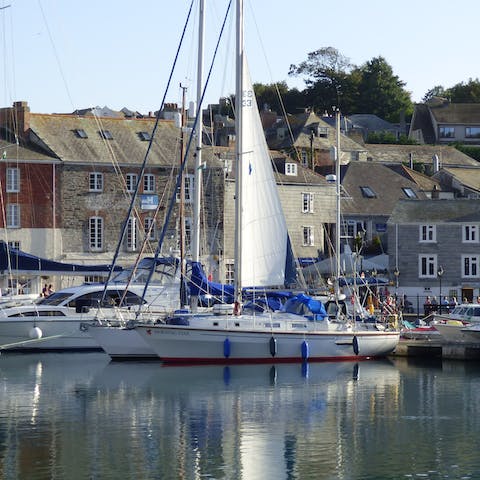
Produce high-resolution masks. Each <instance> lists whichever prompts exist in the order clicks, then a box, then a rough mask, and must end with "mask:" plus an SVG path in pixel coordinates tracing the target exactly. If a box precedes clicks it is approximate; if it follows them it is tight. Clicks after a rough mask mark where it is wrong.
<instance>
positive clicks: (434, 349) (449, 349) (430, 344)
mask: <svg viewBox="0 0 480 480" xmlns="http://www.w3.org/2000/svg"><path fill="white" fill-rule="evenodd" d="M391 356H392V357H430V358H433V357H438V358H444V359H449V360H480V343H460V342H455V343H454V342H446V341H444V340H441V339H438V340H437V339H435V340H411V339H404V338H402V339H400V342H399V343H398V345H397V347H396V349H395V350H394V352H393V353H392V354H391Z"/></svg>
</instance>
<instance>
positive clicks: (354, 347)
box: [352, 337, 358, 355]
mask: <svg viewBox="0 0 480 480" xmlns="http://www.w3.org/2000/svg"><path fill="white" fill-rule="evenodd" d="M352 345H353V352H354V353H355V355H358V338H357V337H353V340H352Z"/></svg>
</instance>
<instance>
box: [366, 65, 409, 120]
mask: <svg viewBox="0 0 480 480" xmlns="http://www.w3.org/2000/svg"><path fill="white" fill-rule="evenodd" d="M359 73H360V82H359V84H358V88H359V91H360V95H359V102H358V105H357V109H358V112H357V113H373V114H375V115H377V116H379V117H380V118H383V119H385V120H387V121H389V122H398V121H399V120H400V117H401V115H402V114H404V115H405V116H410V115H411V114H412V113H413V103H412V100H411V98H410V93H409V92H408V91H407V90H405V88H404V87H405V83H404V82H402V81H401V80H400V79H399V78H398V77H397V76H396V75H394V74H393V70H392V67H391V66H390V65H389V64H388V63H387V61H386V60H385V59H384V58H383V57H381V56H380V57H376V58H372V60H370V61H368V62H366V63H365V64H364V65H362V66H361V67H359Z"/></svg>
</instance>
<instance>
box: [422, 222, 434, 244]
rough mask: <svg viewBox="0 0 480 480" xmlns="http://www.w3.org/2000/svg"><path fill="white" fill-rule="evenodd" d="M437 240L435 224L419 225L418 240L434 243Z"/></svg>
mask: <svg viewBox="0 0 480 480" xmlns="http://www.w3.org/2000/svg"><path fill="white" fill-rule="evenodd" d="M436 241H437V229H436V226H435V225H420V242H424V243H435V242H436Z"/></svg>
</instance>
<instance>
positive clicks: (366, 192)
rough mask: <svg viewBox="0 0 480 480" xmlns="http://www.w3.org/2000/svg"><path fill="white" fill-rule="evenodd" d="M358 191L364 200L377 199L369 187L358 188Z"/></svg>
mask: <svg viewBox="0 0 480 480" xmlns="http://www.w3.org/2000/svg"><path fill="white" fill-rule="evenodd" d="M360 191H361V192H362V195H363V196H364V197H365V198H377V194H376V193H375V192H374V191H373V190H372V189H371V188H370V187H367V186H365V187H360Z"/></svg>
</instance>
